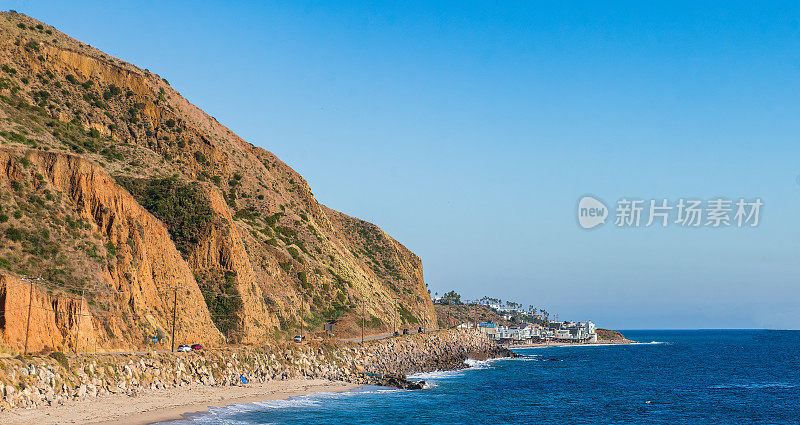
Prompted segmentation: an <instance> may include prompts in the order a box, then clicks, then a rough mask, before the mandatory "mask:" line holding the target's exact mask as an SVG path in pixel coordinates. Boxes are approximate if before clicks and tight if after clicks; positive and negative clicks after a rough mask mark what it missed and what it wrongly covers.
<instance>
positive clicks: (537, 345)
mask: <svg viewBox="0 0 800 425" xmlns="http://www.w3.org/2000/svg"><path fill="white" fill-rule="evenodd" d="M628 344H640V342H637V341H631V340H625V341H603V342H591V343H582V344H581V343H578V344H576V343H570V342H560V343H554V344H550V343H547V342H534V343H530V344H518V345H509V346H505V345H504V346H503V347H505V348H508V349H509V350H513V349H515V348H547V347H598V346H600V347H601V346H604V345H628Z"/></svg>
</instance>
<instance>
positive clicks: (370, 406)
mask: <svg viewBox="0 0 800 425" xmlns="http://www.w3.org/2000/svg"><path fill="white" fill-rule="evenodd" d="M624 333H625V336H626V337H628V338H630V339H634V340H637V341H639V342H641V343H640V344H634V345H588V346H572V347H547V348H528V349H519V350H517V351H518V352H519V353H520V354H522V355H523V357H521V358H517V359H498V360H489V361H468V366H470V367H469V368H467V369H464V370H458V371H443V372H433V373H424V374H417V375H412V376H411V377H412V378H416V379H424V380H425V381H427V382H428V388H426V389H424V390H418V391H403V390H394V389H389V388H380V387H361V388H358V389H356V390H353V391H350V392H346V393H338V394H325V393H323V394H314V395H308V396H300V397H294V398H292V399H289V400H280V401H271V402H264V403H251V404H239V405H234V406H228V407H224V408H215V409H212V410H211V411H210V412H208V413H207V414H203V415H198V416H194V417H191V418H190V419H187V420H181V421H173V422H170V424H174V425H177V424H293V425H296V424H391V425H398V424H429V425H430V424H788V423H793V424H796V423H800V413H799V412H798V407H800V331H767V330H757V331H754V330H741V331H739V330H722V331H717V330H702V331H625V332H624Z"/></svg>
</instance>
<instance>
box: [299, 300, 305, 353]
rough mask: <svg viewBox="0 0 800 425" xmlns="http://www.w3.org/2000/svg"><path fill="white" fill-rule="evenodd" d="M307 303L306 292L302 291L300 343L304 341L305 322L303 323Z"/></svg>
mask: <svg viewBox="0 0 800 425" xmlns="http://www.w3.org/2000/svg"><path fill="white" fill-rule="evenodd" d="M305 305H306V297H305V294H303V293H300V343H302V342H303V331H304V330H305V323H303V308H305Z"/></svg>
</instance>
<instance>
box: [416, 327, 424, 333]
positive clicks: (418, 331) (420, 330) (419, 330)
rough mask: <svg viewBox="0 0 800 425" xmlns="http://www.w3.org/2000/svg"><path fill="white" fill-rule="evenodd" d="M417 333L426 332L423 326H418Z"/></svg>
mask: <svg viewBox="0 0 800 425" xmlns="http://www.w3.org/2000/svg"><path fill="white" fill-rule="evenodd" d="M417 333H420V334H421V333H425V329H422V326H420V327H419V328H417Z"/></svg>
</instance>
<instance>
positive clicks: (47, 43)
mask: <svg viewBox="0 0 800 425" xmlns="http://www.w3.org/2000/svg"><path fill="white" fill-rule="evenodd" d="M0 63H2V70H0V166H2V173H0V199H1V200H2V203H1V204H0V209H1V211H0V241H2V244H0V274H2V280H0V309H2V310H3V312H4V315H3V319H2V321H0V327H2V329H3V332H4V334H3V335H4V340H5V346H4V350H6V351H19V350H20V348H21V346H22V345H23V339H24V337H25V335H24V333H25V332H24V331H25V329H23V328H24V326H23V328H21V327H20V323H22V322H21V321H24V320H26V319H25V318H24V317H23V313H27V311H26V309H25V308H23V307H27V306H28V304H29V302H28V299H25V297H26V296H30V295H31V294H30V293H29V291H28V290H27V289H25V290H22V289H21V288H30V287H33V288H34V293H33V295H34V297H33V298H36V299H37V300H38V302H39V304H40V305H41V307H40V308H36V309H33V310H32V313H31V316H32V317H33V318H34V319H36V320H37V321H38V322H41V329H40V331H35V332H32V333H30V337H31V338H32V339H33V340H36V341H37V342H36V343H35V349H54V350H56V349H57V350H64V351H67V350H74V349H75V348H76V347H75V346H76V344H75V341H81V342H80V343H79V344H77V345H78V349H81V348H80V347H81V346H82V345H89V344H93V345H94V346H95V347H99V349H101V350H102V349H113V348H118V349H121V348H126V347H141V346H146V345H148V344H151V342H152V341H153V336H156V337H157V338H156V339H157V340H158V342H157V344H160V345H162V346H166V345H168V344H169V343H171V341H169V332H170V329H169V328H170V326H171V324H172V316H171V314H172V312H173V307H174V306H177V308H174V310H175V312H176V315H177V316H178V318H179V320H178V324H179V329H178V332H177V333H178V336H177V337H176V340H179V341H178V342H195V341H201V342H205V343H207V344H220V343H223V342H224V341H228V342H230V343H251V344H259V343H263V342H265V341H269V340H271V339H276V338H277V339H282V338H286V337H287V335H290V334H293V333H295V332H296V331H297V329H298V328H299V327H300V324H301V320H302V322H303V323H304V324H305V325H306V326H307V327H308V328H310V329H312V330H315V331H319V330H321V325H322V323H323V322H325V321H327V320H331V319H338V320H339V322H338V325H337V326H338V332H339V333H340V334H341V333H351V334H354V333H355V332H356V330H357V328H358V325H357V321H360V315H361V310H362V303H363V309H364V311H365V313H366V314H365V322H366V324H367V326H368V327H370V328H371V329H368V332H370V333H372V332H377V331H378V330H386V329H391V328H392V321H393V320H396V321H397V322H398V323H401V324H410V325H417V324H419V323H423V322H424V323H426V324H427V325H428V326H432V325H434V324H435V323H436V315H435V312H434V310H433V305H432V304H431V300H430V297H429V295H428V293H427V291H426V288H425V283H424V281H423V275H422V264H421V261H420V259H419V258H418V257H417V256H416V255H414V254H413V253H412V252H411V251H410V250H408V249H407V248H405V247H404V246H403V245H402V244H400V243H399V242H397V241H395V240H394V239H392V238H391V237H390V236H388V235H387V234H385V233H384V232H383V231H382V230H381V229H380V228H378V227H377V226H375V225H373V224H370V223H367V222H364V221H362V220H358V219H356V218H353V217H350V216H347V215H345V214H342V213H340V212H337V211H334V210H332V209H329V208H327V207H325V206H322V205H320V204H319V203H318V202H317V201H316V199H315V198H314V195H313V194H312V192H311V190H310V188H309V186H308V184H307V183H306V181H305V180H304V179H303V178H302V177H301V176H300V175H299V174H297V173H296V172H295V171H294V170H292V169H291V168H290V167H288V166H287V165H286V164H284V163H283V162H282V161H280V160H279V159H278V158H276V157H275V155H273V154H272V153H270V152H268V151H266V150H264V149H261V148H258V147H255V146H253V145H251V144H249V143H247V142H246V141H244V140H242V139H241V138H239V137H238V136H236V135H235V134H233V133H232V132H231V131H230V130H229V129H228V128H226V127H225V126H223V125H221V124H220V123H218V122H217V121H216V120H215V119H213V118H212V117H210V116H208V115H206V114H205V113H204V112H202V111H201V110H199V109H198V108H197V107H195V106H194V105H192V104H191V103H189V102H188V101H187V100H186V99H184V98H183V97H182V96H181V95H180V94H179V93H178V92H177V91H175V90H174V89H172V88H171V87H170V85H169V83H168V82H167V81H166V80H164V79H162V78H160V77H159V76H158V75H156V74H154V73H152V72H150V71H148V70H142V69H139V68H137V67H135V66H133V65H131V64H129V63H126V62H124V61H122V60H119V59H116V58H113V57H110V56H108V55H106V54H104V53H102V52H101V51H99V50H97V49H95V48H93V47H90V46H88V45H84V44H82V43H80V42H78V41H76V40H74V39H72V38H70V37H68V36H66V35H64V34H62V33H60V32H59V31H57V30H56V29H55V28H52V27H50V26H48V25H45V24H43V23H41V22H39V21H36V20H34V19H31V18H29V17H27V16H24V15H21V14H16V13H3V14H1V15H0ZM24 277H29V278H39V277H41V278H42V280H37V281H35V282H33V283H31V281H26V280H20V279H21V278H24ZM20 297H22V298H20ZM47 306H50V307H47ZM86 320H88V322H86ZM32 322H33V321H32ZM44 333H48V334H49V335H48V336H47V337H44V336H39V335H42V334H44ZM78 335H80V336H78ZM181 335H183V336H181ZM83 338H87V339H86V340H85V341H83ZM188 338H191V341H188V340H187V339H188ZM31 345H32V346H34V344H31Z"/></svg>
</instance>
